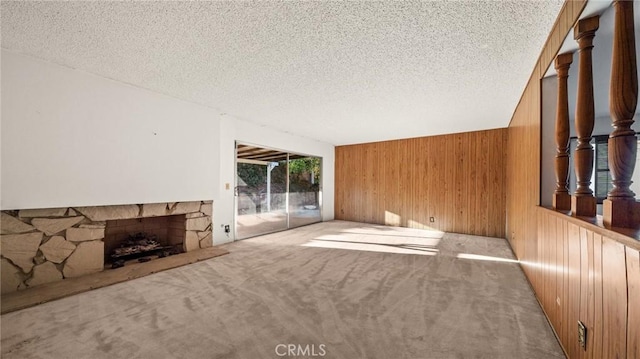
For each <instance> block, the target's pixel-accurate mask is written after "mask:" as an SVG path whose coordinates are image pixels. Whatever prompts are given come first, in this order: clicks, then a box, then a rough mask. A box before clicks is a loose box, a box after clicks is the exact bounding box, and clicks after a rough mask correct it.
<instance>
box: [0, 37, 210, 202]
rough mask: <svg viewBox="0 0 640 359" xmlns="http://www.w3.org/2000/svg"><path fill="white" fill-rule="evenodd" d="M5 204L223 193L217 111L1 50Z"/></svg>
mask: <svg viewBox="0 0 640 359" xmlns="http://www.w3.org/2000/svg"><path fill="white" fill-rule="evenodd" d="M1 113H2V124H1V126H2V130H1V133H2V134H1V136H2V145H1V149H2V155H1V158H2V185H1V189H2V200H1V205H0V207H1V208H2V209H18V208H46V207H61V206H80V205H109V204H123V203H153V202H165V201H190V200H205V199H214V197H216V196H217V193H216V191H217V189H218V188H219V186H218V178H219V176H218V168H217V163H218V162H219V160H218V158H219V153H218V150H219V147H220V146H219V144H218V139H219V135H218V132H219V122H218V120H217V118H218V113H217V112H216V111H214V110H213V109H210V108H207V107H204V106H200V105H196V104H192V103H188V102H185V101H181V100H177V99H175V98H171V97H168V96H164V95H160V94H157V93H154V92H151V91H147V90H143V89H140V88H136V87H133V86H129V85H125V84H123V83H119V82H116V81H111V80H108V79H105V78H102V77H98V76H94V75H91V74H88V73H86V72H82V71H78V70H73V69H70V68H67V67H63V66H59V65H56V64H53V63H50V62H45V61H40V60H37V59H34V58H32V57H28V56H25V55H21V54H17V53H13V52H10V51H6V50H4V49H3V50H2V112H1Z"/></svg>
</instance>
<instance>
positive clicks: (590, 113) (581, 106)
mask: <svg viewBox="0 0 640 359" xmlns="http://www.w3.org/2000/svg"><path fill="white" fill-rule="evenodd" d="M598 26H599V17H598V16H593V17H590V18H587V19H583V20H580V21H578V23H577V24H576V26H575V27H574V28H573V37H574V39H575V40H577V41H578V48H579V50H578V54H579V59H580V62H579V64H578V94H577V100H576V119H575V120H576V133H577V135H578V145H577V147H576V153H575V158H574V163H575V171H576V179H577V184H578V186H577V188H576V192H575V193H574V195H573V196H572V197H571V212H572V215H574V216H586V217H593V216H595V215H596V198H595V197H594V196H593V191H592V190H591V188H589V186H590V185H591V175H592V173H593V147H592V146H591V143H590V142H591V133H592V132H593V123H594V104H593V72H592V65H591V50H592V49H593V38H594V37H595V36H596V30H598Z"/></svg>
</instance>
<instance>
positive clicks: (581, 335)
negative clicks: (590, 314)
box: [578, 320, 587, 350]
mask: <svg viewBox="0 0 640 359" xmlns="http://www.w3.org/2000/svg"><path fill="white" fill-rule="evenodd" d="M578 342H579V343H580V346H581V347H582V349H584V350H587V327H585V326H584V324H583V323H582V322H581V321H579V320H578Z"/></svg>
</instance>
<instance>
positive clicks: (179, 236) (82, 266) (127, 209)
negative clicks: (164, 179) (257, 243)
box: [0, 201, 213, 294]
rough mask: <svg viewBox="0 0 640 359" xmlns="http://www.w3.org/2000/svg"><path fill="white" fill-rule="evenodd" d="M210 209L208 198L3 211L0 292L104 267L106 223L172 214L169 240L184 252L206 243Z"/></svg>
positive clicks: (58, 279)
mask: <svg viewBox="0 0 640 359" xmlns="http://www.w3.org/2000/svg"><path fill="white" fill-rule="evenodd" d="M212 211H213V209H212V202H211V201H195V202H173V203H152V204H131V205H117V206H95V207H64V208H47V209H23V210H14V211H2V212H1V214H0V215H1V223H0V231H1V234H0V241H1V244H2V246H1V247H0V261H1V268H0V271H1V274H0V275H1V278H2V293H3V294H4V293H9V292H14V291H16V290H21V289H26V288H29V287H34V286H37V285H40V284H45V283H50V282H55V281H60V280H63V279H65V278H73V277H79V276H83V275H86V274H91V273H96V272H100V271H103V270H104V269H105V230H106V229H107V223H110V224H117V223H120V224H126V223H128V221H129V222H130V221H132V220H133V221H135V220H136V219H141V218H150V217H166V216H175V217H173V218H174V219H173V220H171V223H172V225H171V226H170V227H171V228H170V229H169V230H168V232H169V235H170V236H171V238H170V239H169V240H170V241H171V242H172V243H173V244H180V243H181V244H182V251H184V252H190V251H194V250H197V249H200V248H207V247H211V246H212V245H213V238H212V234H211V217H212ZM177 215H180V216H177ZM176 220H178V221H181V223H180V224H179V225H175V222H176ZM159 221H161V220H159ZM156 222H158V221H156ZM109 231H110V230H108V231H107V237H109ZM107 239H108V238H107Z"/></svg>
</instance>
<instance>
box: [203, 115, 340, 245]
mask: <svg viewBox="0 0 640 359" xmlns="http://www.w3.org/2000/svg"><path fill="white" fill-rule="evenodd" d="M236 141H239V142H241V143H245V144H253V145H258V146H265V147H269V148H274V149H278V150H284V151H290V152H295V153H300V154H305V155H312V156H318V157H322V183H321V190H322V219H323V220H324V221H328V220H332V219H333V218H334V217H333V215H334V214H333V209H334V195H333V194H334V157H335V156H334V154H335V152H334V151H335V150H334V146H333V145H331V144H328V143H324V142H319V141H316V140H312V139H308V138H304V137H299V136H294V135H291V134H288V133H284V132H281V131H276V130H273V129H271V128H268V127H264V126H259V125H255V124H252V123H249V122H246V121H242V120H238V119H235V118H232V117H230V116H222V117H221V119H220V179H219V183H220V191H219V192H220V197H219V198H218V199H217V200H216V201H214V203H213V212H214V221H215V225H214V229H213V231H214V236H213V238H214V243H215V244H220V243H224V242H229V241H232V240H233V239H234V233H233V228H234V208H235V207H234V201H235V197H234V193H233V192H234V191H233V188H234V186H235V142H236ZM227 183H228V184H229V189H226V186H225V185H226V184H227ZM225 224H228V225H230V226H231V228H232V231H231V233H230V234H229V235H226V234H225V233H224V228H223V227H224V225H225Z"/></svg>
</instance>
